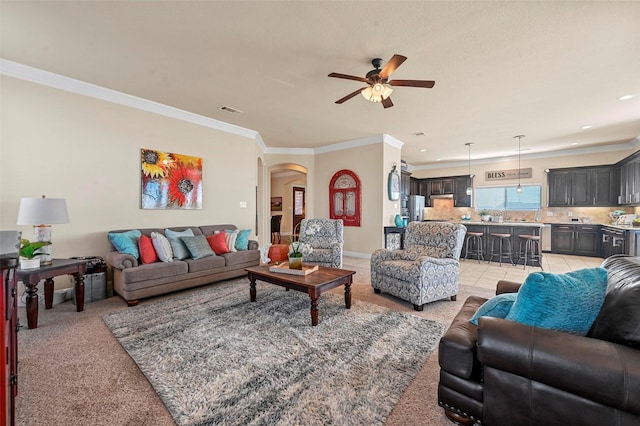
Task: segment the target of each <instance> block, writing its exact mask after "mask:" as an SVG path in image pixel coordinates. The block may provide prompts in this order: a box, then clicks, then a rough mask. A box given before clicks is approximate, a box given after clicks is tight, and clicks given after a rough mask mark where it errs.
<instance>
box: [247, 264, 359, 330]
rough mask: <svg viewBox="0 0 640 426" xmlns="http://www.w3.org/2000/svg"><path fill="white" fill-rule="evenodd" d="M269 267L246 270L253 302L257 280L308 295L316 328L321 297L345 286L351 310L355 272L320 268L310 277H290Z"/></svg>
mask: <svg viewBox="0 0 640 426" xmlns="http://www.w3.org/2000/svg"><path fill="white" fill-rule="evenodd" d="M269 266H270V265H263V266H254V267H251V268H247V269H246V271H247V273H248V274H249V282H250V285H251V288H250V290H249V294H250V296H251V301H252V302H255V301H256V280H260V281H264V282H267V283H270V284H275V285H279V286H280V287H284V288H286V289H292V290H296V291H301V292H303V293H307V294H308V295H309V298H311V325H312V326H316V325H318V300H319V299H320V295H321V294H322V293H324V292H326V291H329V290H331V289H334V288H336V287H340V286H341V285H344V305H345V307H346V308H347V309H351V283H352V281H353V278H352V277H353V274H355V271H348V270H346V269H337V268H326V267H324V266H320V267H319V268H318V270H317V271H315V272H312V273H310V274H308V275H290V274H283V273H280V272H271V271H269Z"/></svg>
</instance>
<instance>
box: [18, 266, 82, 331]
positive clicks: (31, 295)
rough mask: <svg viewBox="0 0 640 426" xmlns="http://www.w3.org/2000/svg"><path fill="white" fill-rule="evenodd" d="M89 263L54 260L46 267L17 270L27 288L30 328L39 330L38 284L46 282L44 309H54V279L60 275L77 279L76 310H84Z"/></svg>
mask: <svg viewBox="0 0 640 426" xmlns="http://www.w3.org/2000/svg"><path fill="white" fill-rule="evenodd" d="M86 270H87V261H86V260H81V259H53V263H52V264H51V265H44V266H41V267H39V268H35V269H17V270H16V271H17V273H18V279H19V280H20V281H22V282H23V283H24V285H25V287H26V288H27V303H26V305H27V325H28V328H38V287H37V286H38V283H39V282H40V280H45V282H44V307H45V309H51V308H52V307H53V278H54V277H57V276H60V275H73V276H74V277H75V286H74V287H75V292H76V310H77V311H78V312H82V311H83V310H84V273H85V272H86Z"/></svg>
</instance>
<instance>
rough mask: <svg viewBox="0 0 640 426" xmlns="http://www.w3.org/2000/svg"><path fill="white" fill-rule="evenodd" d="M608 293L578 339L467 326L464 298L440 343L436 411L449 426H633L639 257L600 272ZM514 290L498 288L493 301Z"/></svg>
mask: <svg viewBox="0 0 640 426" xmlns="http://www.w3.org/2000/svg"><path fill="white" fill-rule="evenodd" d="M602 267H603V268H605V269H607V274H608V288H607V294H606V297H605V300H604V304H603V306H602V309H601V310H600V313H599V315H598V317H597V318H596V320H595V322H594V323H593V326H592V327H591V330H590V331H589V333H588V334H587V335H586V336H578V335H573V334H569V333H563V332H560V331H555V330H550V329H543V328H537V327H530V326H528V325H524V324H520V323H516V322H513V321H507V320H505V319H501V318H491V317H481V318H480V319H479V321H478V326H477V327H476V326H475V325H473V324H471V323H470V322H469V319H470V318H471V317H472V316H473V314H474V313H475V312H476V310H477V309H478V308H479V307H480V306H481V305H482V304H483V303H484V302H486V301H487V299H484V298H481V297H477V296H470V297H469V298H468V299H467V300H466V301H465V303H464V305H463V307H462V309H461V310H460V312H459V313H458V314H457V316H456V317H455V318H454V319H453V322H452V324H451V326H450V327H449V329H448V330H447V331H446V333H445V334H444V336H443V337H442V339H441V340H440V347H439V357H438V359H439V362H440V382H439V384H438V403H439V405H440V406H442V407H444V409H445V414H446V415H447V417H449V418H450V419H451V420H453V421H454V422H455V423H457V424H468V425H471V424H477V425H486V426H494V425H495V426H501V425H529V426H537V425H540V426H542V425H544V426H549V425H594V426H595V425H598V426H600V425H617V426H632V425H634V426H636V425H640V398H639V397H638V396H639V395H640V309H639V308H638V307H639V306H640V257H629V256H624V255H614V256H611V257H609V258H607V259H605V261H604V262H603V263H602ZM519 287H520V284H518V283H513V282H509V281H499V282H498V284H497V289H496V293H497V294H502V293H514V292H517V291H518V289H519Z"/></svg>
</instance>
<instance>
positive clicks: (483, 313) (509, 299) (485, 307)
mask: <svg viewBox="0 0 640 426" xmlns="http://www.w3.org/2000/svg"><path fill="white" fill-rule="evenodd" d="M517 296H518V293H504V294H499V295H497V296H494V297H492V298H491V299H489V300H487V301H486V302H484V303H483V304H482V305H481V306H480V307H479V308H478V310H477V311H476V313H475V314H473V316H472V317H471V319H470V320H469V322H470V323H471V324H473V325H478V318H480V317H494V318H505V317H506V316H507V314H508V313H509V311H510V310H511V307H512V306H513V304H514V302H515V301H516V297H517Z"/></svg>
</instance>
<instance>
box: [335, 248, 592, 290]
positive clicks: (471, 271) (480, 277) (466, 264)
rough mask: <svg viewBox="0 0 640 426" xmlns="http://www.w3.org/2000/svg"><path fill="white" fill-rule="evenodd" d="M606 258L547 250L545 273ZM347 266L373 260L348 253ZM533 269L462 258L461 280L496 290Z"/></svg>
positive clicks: (364, 265) (589, 265)
mask: <svg viewBox="0 0 640 426" xmlns="http://www.w3.org/2000/svg"><path fill="white" fill-rule="evenodd" d="M603 260H604V259H602V258H600V257H584V256H568V255H561V254H552V253H543V256H542V266H543V267H544V271H545V272H552V273H556V274H561V273H565V272H569V271H574V270H577V269H583V268H594V267H596V266H600V264H601V263H602V261H603ZM343 263H344V266H343V267H344V268H349V265H351V266H358V267H360V268H365V269H367V268H369V264H370V261H369V259H360V258H355V257H348V256H345V258H344V261H343ZM531 272H540V268H538V267H533V266H527V267H526V268H524V267H523V265H519V266H512V265H508V264H504V263H503V264H502V266H500V265H499V264H498V263H497V262H492V263H488V262H480V263H478V261H477V260H475V259H462V260H461V261H460V283H461V284H466V285H470V286H478V287H483V288H488V289H495V288H496V282H498V281H499V280H509V281H515V282H520V283H521V282H524V280H525V278H527V276H528V275H529V274H530V273H531Z"/></svg>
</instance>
